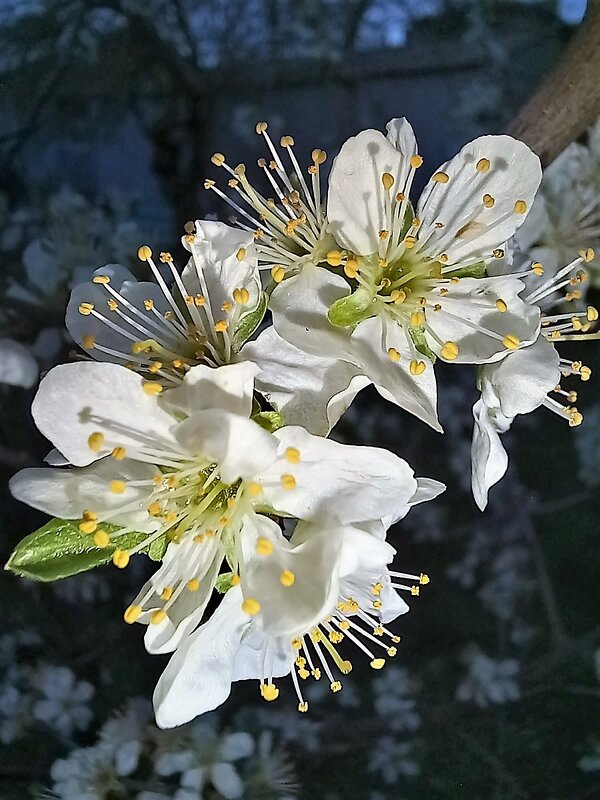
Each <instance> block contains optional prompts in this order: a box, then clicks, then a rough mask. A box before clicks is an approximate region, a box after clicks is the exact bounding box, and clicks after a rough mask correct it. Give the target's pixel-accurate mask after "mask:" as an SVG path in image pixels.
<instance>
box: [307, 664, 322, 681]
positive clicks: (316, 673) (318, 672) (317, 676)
mask: <svg viewBox="0 0 600 800" xmlns="http://www.w3.org/2000/svg"><path fill="white" fill-rule="evenodd" d="M310 674H311V675H312V676H313V678H314V679H315V680H316V681H320V680H321V670H320V669H319V667H317V668H316V669H311V671H310Z"/></svg>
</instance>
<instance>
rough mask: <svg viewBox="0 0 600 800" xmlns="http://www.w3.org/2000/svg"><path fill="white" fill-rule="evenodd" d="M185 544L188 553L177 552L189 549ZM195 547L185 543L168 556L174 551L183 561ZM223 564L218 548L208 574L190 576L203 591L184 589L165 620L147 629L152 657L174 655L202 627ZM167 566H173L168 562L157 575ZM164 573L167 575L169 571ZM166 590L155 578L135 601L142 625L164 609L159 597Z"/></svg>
mask: <svg viewBox="0 0 600 800" xmlns="http://www.w3.org/2000/svg"><path fill="white" fill-rule="evenodd" d="M186 544H187V545H188V546H187V548H186V549H187V553H182V552H177V550H181V548H183V547H186ZM194 547H198V545H197V544H195V543H194V542H193V540H191V537H190V541H189V543H188V542H183V543H182V544H180V545H175V544H170V545H169V549H168V550H167V554H169V552H170V551H173V550H175V551H176V557H179V558H184V557H185V556H186V555H188V557H189V555H191V553H189V551H190V549H191V548H194ZM222 562H223V552H222V550H221V549H220V548H217V552H216V553H215V555H214V557H213V558H212V560H210V562H209V564H208V568H207V569H206V571H203V572H202V575H201V576H200V575H197V574H194V575H193V576H192V575H190V576H189V577H198V578H199V580H200V588H199V589H198V591H196V592H190V591H188V590H186V589H184V590H183V592H181V594H180V595H179V597H178V598H177V600H175V602H174V603H172V604H170V605H169V608H168V612H167V616H166V617H165V619H164V620H163V621H162V622H159V623H158V624H157V623H151V624H150V625H148V627H147V629H146V633H145V634H144V644H145V645H146V650H147V651H148V652H149V653H152V654H155V653H171V652H172V651H173V650H175V649H176V648H177V647H179V645H180V643H181V642H182V641H183V639H184V638H185V637H186V636H188V634H190V633H191V632H192V631H193V630H195V628H196V627H197V626H198V625H199V624H200V621H201V620H202V617H203V616H204V612H205V610H206V606H207V605H208V602H209V600H210V599H211V597H212V593H213V589H214V586H215V581H216V578H217V575H218V573H219V568H220V566H221V564H222ZM165 565H166V566H167V567H170V562H169V561H167V560H166V559H165V561H164V562H163V566H162V567H161V569H160V570H159V571H158V572H159V573H160V572H161V570H163V569H164V567H165ZM164 571H165V572H166V569H165V570H164ZM163 574H164V573H163ZM171 574H172V572H171ZM181 579H182V580H186V579H188V576H187V575H182V576H181ZM150 588H154V592H153V593H152V594H151V595H150V596H149V597H148V598H147V599H145V598H146V595H147V594H148V591H149V590H150ZM164 588H165V584H164V583H163V584H161V583H160V577H159V575H158V574H157V575H154V576H153V577H152V579H151V581H148V583H146V584H145V585H144V587H143V588H142V590H141V591H140V593H139V595H138V597H137V598H136V599H135V600H134V601H133V605H139V604H141V605H142V608H143V614H142V617H141V618H140V621H141V622H148V621H149V619H150V616H151V614H152V612H153V611H158V610H159V609H162V608H163V607H164V605H165V601H164V600H162V598H161V596H160V593H161V592H162V590H163V589H164ZM142 599H144V600H145V601H144V603H143V604H142V602H141V601H142Z"/></svg>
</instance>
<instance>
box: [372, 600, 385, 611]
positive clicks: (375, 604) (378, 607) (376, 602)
mask: <svg viewBox="0 0 600 800" xmlns="http://www.w3.org/2000/svg"><path fill="white" fill-rule="evenodd" d="M373 608H374V609H376V610H377V611H381V609H382V608H383V603H382V602H381V600H373Z"/></svg>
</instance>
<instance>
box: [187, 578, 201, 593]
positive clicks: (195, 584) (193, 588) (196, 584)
mask: <svg viewBox="0 0 600 800" xmlns="http://www.w3.org/2000/svg"><path fill="white" fill-rule="evenodd" d="M187 588H188V591H190V592H197V591H198V589H199V588H200V581H199V580H198V578H191V579H190V580H189V581H188V582H187Z"/></svg>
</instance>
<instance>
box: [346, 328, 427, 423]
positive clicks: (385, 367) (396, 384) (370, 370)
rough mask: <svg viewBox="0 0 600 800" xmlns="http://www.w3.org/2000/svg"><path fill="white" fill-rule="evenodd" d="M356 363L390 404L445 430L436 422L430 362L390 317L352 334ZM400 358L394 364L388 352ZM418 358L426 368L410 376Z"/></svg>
mask: <svg viewBox="0 0 600 800" xmlns="http://www.w3.org/2000/svg"><path fill="white" fill-rule="evenodd" d="M351 341H352V352H353V355H354V362H355V363H356V364H358V365H359V369H360V370H361V371H362V372H364V374H365V375H367V376H368V377H369V378H370V379H371V380H372V381H373V383H374V384H375V388H376V389H377V391H378V392H379V393H380V394H381V395H382V396H383V397H385V399H386V400H389V401H390V402H391V403H395V405H397V406H400V408H404V409H406V411H409V412H410V413H411V414H414V415H415V416H416V417H418V418H419V419H421V420H423V422H426V423H427V424H428V425H431V427H432V428H433V429H434V430H436V431H441V430H442V428H441V426H440V423H439V421H438V418H437V410H436V405H437V387H436V380H435V373H434V371H433V366H432V364H431V362H430V361H429V360H428V359H427V358H425V357H424V356H421V354H420V353H417V352H416V351H415V349H414V347H412V345H409V342H408V338H407V335H406V332H405V331H404V329H403V328H402V327H401V326H400V325H398V324H397V323H396V322H395V321H394V320H392V319H390V318H389V317H388V316H387V315H383V314H378V315H377V316H376V317H371V319H367V320H365V321H364V322H361V323H360V324H359V325H357V327H356V329H355V331H354V333H353V334H352V340H351ZM390 348H393V349H394V350H396V351H397V352H398V353H399V354H400V360H399V361H392V360H391V359H390V357H389V356H388V350H389V349H390ZM414 358H417V359H418V360H419V361H423V362H424V363H425V364H426V365H427V366H426V369H425V372H423V373H422V374H421V375H417V376H413V375H411V374H410V362H411V360H412V359H414Z"/></svg>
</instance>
